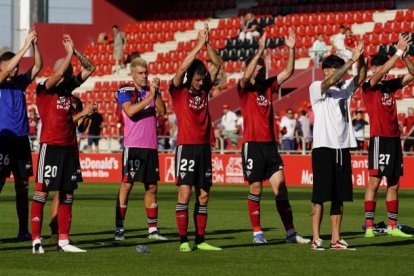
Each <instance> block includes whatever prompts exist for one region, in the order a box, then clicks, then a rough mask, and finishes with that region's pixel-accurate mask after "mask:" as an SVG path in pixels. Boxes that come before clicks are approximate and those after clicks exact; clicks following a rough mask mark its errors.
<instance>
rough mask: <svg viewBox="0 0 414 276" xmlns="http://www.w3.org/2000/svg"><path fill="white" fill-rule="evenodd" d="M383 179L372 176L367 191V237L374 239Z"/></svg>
mask: <svg viewBox="0 0 414 276" xmlns="http://www.w3.org/2000/svg"><path fill="white" fill-rule="evenodd" d="M380 183H381V178H378V177H373V176H370V177H369V179H368V187H367V189H366V190H365V237H366V238H373V237H375V233H374V229H373V227H374V217H375V208H376V205H377V192H378V188H379V185H380Z"/></svg>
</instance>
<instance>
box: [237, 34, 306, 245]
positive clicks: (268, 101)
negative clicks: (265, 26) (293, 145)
mask: <svg viewBox="0 0 414 276" xmlns="http://www.w3.org/2000/svg"><path fill="white" fill-rule="evenodd" d="M265 42H266V34H263V36H262V37H261V38H260V40H259V48H258V50H257V52H256V54H255V55H254V56H253V57H252V58H250V59H248V60H247V62H246V64H247V67H246V70H245V72H244V74H243V77H242V79H241V80H240V83H239V85H238V94H239V100H240V109H241V112H242V115H243V121H244V132H243V149H242V161H243V171H244V174H245V178H246V180H247V181H248V182H249V184H250V186H249V196H248V211H249V216H250V222H251V224H252V228H253V242H254V243H266V242H267V241H266V239H265V238H264V236H263V232H262V228H261V225H260V197H261V194H262V189H263V181H265V180H267V179H268V180H269V182H270V185H271V186H272V188H273V192H274V194H275V201H276V209H277V211H278V212H279V215H280V217H281V219H282V222H283V225H284V227H285V230H286V239H287V241H289V242H297V243H309V242H310V240H309V239H304V238H302V237H301V236H299V235H298V233H297V232H296V231H295V228H294V225H293V215H292V209H291V206H290V203H289V199H288V191H287V187H286V183H285V177H284V174H283V161H282V158H281V157H280V155H279V153H278V150H277V144H276V141H275V136H274V132H273V123H274V121H273V107H272V95H273V94H274V93H277V92H278V90H279V86H280V85H281V84H282V83H283V82H285V81H286V80H287V79H288V78H289V77H290V76H291V75H292V74H293V71H294V62H295V42H296V38H295V34H294V32H293V30H292V29H290V30H289V37H288V38H287V39H286V45H287V46H288V47H289V58H288V61H287V65H286V68H285V69H284V70H283V71H282V72H281V73H280V74H279V75H277V76H276V77H272V78H268V79H266V67H265V64H264V61H263V58H262V55H263V52H264V50H265Z"/></svg>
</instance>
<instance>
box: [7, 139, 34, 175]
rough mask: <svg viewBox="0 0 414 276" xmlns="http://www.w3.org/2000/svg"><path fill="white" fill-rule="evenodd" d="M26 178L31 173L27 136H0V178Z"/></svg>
mask: <svg viewBox="0 0 414 276" xmlns="http://www.w3.org/2000/svg"><path fill="white" fill-rule="evenodd" d="M11 172H13V176H14V177H15V178H18V179H27V178H29V177H30V176H32V175H33V166H32V152H31V149H30V141H29V137H27V136H23V137H0V178H4V177H10V173H11Z"/></svg>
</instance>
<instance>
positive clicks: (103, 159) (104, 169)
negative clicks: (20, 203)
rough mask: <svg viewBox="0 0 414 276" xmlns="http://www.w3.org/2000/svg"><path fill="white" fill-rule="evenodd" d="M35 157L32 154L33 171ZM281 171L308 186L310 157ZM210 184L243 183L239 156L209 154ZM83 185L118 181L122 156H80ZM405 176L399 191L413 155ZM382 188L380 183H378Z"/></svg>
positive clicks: (165, 175) (360, 182)
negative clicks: (211, 162) (210, 163)
mask: <svg viewBox="0 0 414 276" xmlns="http://www.w3.org/2000/svg"><path fill="white" fill-rule="evenodd" d="M37 158H38V154H37V153H34V154H33V163H34V171H35V172H36V168H37ZM282 158H283V162H284V164H285V168H284V172H285V176H286V182H287V184H288V186H305V187H307V186H312V183H313V173H312V164H311V156H310V155H283V154H282ZM212 161H213V182H214V183H215V184H216V183H219V184H230V185H231V184H241V183H245V182H244V178H243V169H242V160H241V156H240V154H213V157H212ZM174 163H175V160H174V154H171V153H160V154H159V164H160V178H161V179H160V183H164V182H165V183H174V179H175V177H174V175H175V164H174ZM80 164H81V167H82V175H83V179H84V182H102V183H104V182H120V181H121V170H122V156H121V154H120V153H110V154H80ZM404 167H405V174H404V176H403V177H402V178H401V181H400V185H401V188H403V189H414V171H413V170H412V169H411V168H414V156H404ZM352 169H353V183H354V187H365V186H367V184H368V170H367V169H368V159H367V156H366V155H365V156H364V155H353V156H352ZM32 180H34V178H32ZM381 185H382V186H385V185H384V183H382V184H381Z"/></svg>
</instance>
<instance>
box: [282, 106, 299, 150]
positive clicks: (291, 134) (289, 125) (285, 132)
mask: <svg viewBox="0 0 414 276" xmlns="http://www.w3.org/2000/svg"><path fill="white" fill-rule="evenodd" d="M296 124H297V122H296V119H295V118H294V117H293V110H292V109H291V108H289V109H288V110H286V115H285V116H283V118H282V121H281V122H280V129H281V132H282V145H283V149H284V150H295V138H296V136H297V133H296Z"/></svg>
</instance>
